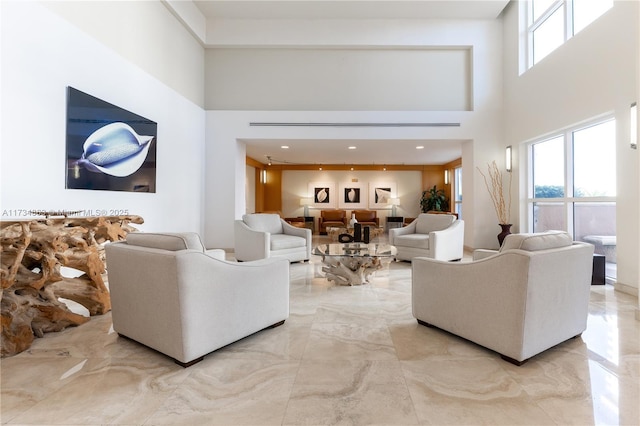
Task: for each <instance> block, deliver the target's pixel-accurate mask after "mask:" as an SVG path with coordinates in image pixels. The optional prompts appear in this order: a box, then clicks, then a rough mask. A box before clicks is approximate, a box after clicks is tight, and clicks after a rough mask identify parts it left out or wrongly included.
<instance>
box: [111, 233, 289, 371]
mask: <svg viewBox="0 0 640 426" xmlns="http://www.w3.org/2000/svg"><path fill="white" fill-rule="evenodd" d="M105 250H106V256H107V271H108V282H109V290H110V292H111V306H112V319H113V329H114V330H115V331H116V332H117V333H118V334H119V335H121V336H125V337H128V338H130V339H132V340H135V341H137V342H140V343H142V344H143V345H146V346H148V347H150V348H152V349H155V350H157V351H158V352H161V353H163V354H165V355H168V356H170V357H172V358H173V359H174V360H175V362H176V363H177V364H179V365H181V366H183V367H188V366H190V365H192V364H194V363H196V362H198V361H200V360H202V359H203V357H204V355H206V354H208V353H210V352H212V351H215V350H216V349H219V348H221V347H223V346H226V345H228V344H230V343H233V342H235V341H237V340H239V339H242V338H243V337H246V336H248V335H250V334H253V333H255V332H257V331H260V330H263V329H265V328H270V327H275V326H278V325H281V324H282V323H284V320H285V319H287V318H288V317H289V263H288V262H287V261H285V260H284V259H265V260H261V261H256V262H247V263H237V262H227V261H225V260H223V259H224V251H223V250H210V251H206V250H204V247H203V246H202V243H201V242H200V238H199V236H198V235H197V234H193V233H186V234H153V233H130V234H128V235H127V238H126V240H125V241H120V242H117V243H111V244H107V245H106V246H105Z"/></svg>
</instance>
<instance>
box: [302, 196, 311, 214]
mask: <svg viewBox="0 0 640 426" xmlns="http://www.w3.org/2000/svg"><path fill="white" fill-rule="evenodd" d="M312 203H313V199H311V198H300V205H301V206H304V216H305V217H309V204H312Z"/></svg>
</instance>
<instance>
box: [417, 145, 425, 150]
mask: <svg viewBox="0 0 640 426" xmlns="http://www.w3.org/2000/svg"><path fill="white" fill-rule="evenodd" d="M416 149H424V146H422V145H418V146H416Z"/></svg>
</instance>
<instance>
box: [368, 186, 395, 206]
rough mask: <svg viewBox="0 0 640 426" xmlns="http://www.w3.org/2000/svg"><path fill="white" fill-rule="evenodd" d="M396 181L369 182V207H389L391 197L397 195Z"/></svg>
mask: <svg viewBox="0 0 640 426" xmlns="http://www.w3.org/2000/svg"><path fill="white" fill-rule="evenodd" d="M396 192H397V188H396V183H395V182H375V183H370V184H369V208H370V209H387V208H389V206H390V204H391V198H393V197H395V196H396Z"/></svg>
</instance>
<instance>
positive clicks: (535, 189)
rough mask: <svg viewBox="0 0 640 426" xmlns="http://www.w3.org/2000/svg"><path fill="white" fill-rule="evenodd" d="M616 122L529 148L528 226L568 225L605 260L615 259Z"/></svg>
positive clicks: (536, 228) (574, 131)
mask: <svg viewBox="0 0 640 426" xmlns="http://www.w3.org/2000/svg"><path fill="white" fill-rule="evenodd" d="M615 126H616V123H615V120H613V119H609V120H607V121H603V122H602V121H601V122H598V123H594V124H591V125H589V126H585V127H580V128H572V129H568V130H567V131H565V132H563V133H562V134H559V135H557V136H554V137H552V138H550V139H545V140H543V141H539V142H534V143H533V144H531V146H530V149H529V159H530V161H529V164H530V165H531V167H530V186H529V199H528V202H529V215H530V226H529V228H530V230H531V231H533V232H543V231H547V230H552V229H560V230H566V231H568V232H570V233H571V234H573V238H574V239H575V240H577V241H586V242H589V243H592V244H594V245H595V246H596V253H600V254H603V255H605V256H606V261H607V263H608V264H615V263H616V253H615V247H616V246H615V236H616V142H615V141H616V128H615ZM610 271H611V268H610ZM610 275H613V273H610Z"/></svg>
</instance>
